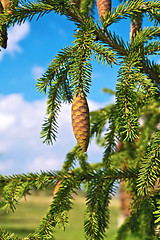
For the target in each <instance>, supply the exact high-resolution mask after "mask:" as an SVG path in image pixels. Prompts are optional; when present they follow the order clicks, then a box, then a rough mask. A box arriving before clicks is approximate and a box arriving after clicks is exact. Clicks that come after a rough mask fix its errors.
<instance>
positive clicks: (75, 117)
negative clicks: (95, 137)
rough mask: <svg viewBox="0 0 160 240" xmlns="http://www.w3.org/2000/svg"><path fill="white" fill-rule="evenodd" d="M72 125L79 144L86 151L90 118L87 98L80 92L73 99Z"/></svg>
mask: <svg viewBox="0 0 160 240" xmlns="http://www.w3.org/2000/svg"><path fill="white" fill-rule="evenodd" d="M72 127H73V132H74V135H75V138H76V139H77V142H78V144H79V146H80V147H81V149H82V151H83V152H86V151H87V148H88V144H89V137H90V119H89V109H88V104H87V100H86V98H85V96H84V94H83V93H82V92H79V93H78V94H77V95H76V96H75V97H74V99H73V103H72Z"/></svg>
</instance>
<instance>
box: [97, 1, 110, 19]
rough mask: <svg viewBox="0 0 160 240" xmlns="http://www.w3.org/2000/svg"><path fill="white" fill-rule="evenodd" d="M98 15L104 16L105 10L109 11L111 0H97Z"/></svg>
mask: <svg viewBox="0 0 160 240" xmlns="http://www.w3.org/2000/svg"><path fill="white" fill-rule="evenodd" d="M97 8H98V14H99V17H101V16H102V17H104V15H105V14H106V12H107V11H111V0H97Z"/></svg>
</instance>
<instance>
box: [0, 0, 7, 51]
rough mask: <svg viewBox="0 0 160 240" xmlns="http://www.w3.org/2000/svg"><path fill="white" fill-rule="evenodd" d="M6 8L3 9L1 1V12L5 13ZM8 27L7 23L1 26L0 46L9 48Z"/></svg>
mask: <svg viewBox="0 0 160 240" xmlns="http://www.w3.org/2000/svg"><path fill="white" fill-rule="evenodd" d="M3 12H4V9H3V5H2V3H1V1H0V13H3ZM7 39H8V37H7V28H6V24H4V25H2V26H0V46H1V47H2V48H7Z"/></svg>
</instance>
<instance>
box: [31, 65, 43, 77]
mask: <svg viewBox="0 0 160 240" xmlns="http://www.w3.org/2000/svg"><path fill="white" fill-rule="evenodd" d="M43 73H44V68H43V67H41V66H34V67H33V68H32V75H33V78H34V79H35V80H37V79H38V78H40V77H41V76H42V74H43Z"/></svg>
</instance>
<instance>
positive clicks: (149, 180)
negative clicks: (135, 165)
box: [137, 131, 160, 196]
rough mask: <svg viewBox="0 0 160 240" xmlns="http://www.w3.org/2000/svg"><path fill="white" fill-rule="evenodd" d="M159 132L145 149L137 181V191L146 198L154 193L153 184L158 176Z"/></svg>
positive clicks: (159, 158) (159, 164) (159, 159)
mask: <svg viewBox="0 0 160 240" xmlns="http://www.w3.org/2000/svg"><path fill="white" fill-rule="evenodd" d="M159 168H160V131H157V132H156V133H155V134H154V135H153V137H152V140H151V142H150V144H149V145H148V147H147V151H146V153H145V156H144V158H143V159H142V163H141V166H140V171H139V176H138V179H137V191H138V194H139V195H140V196H146V195H148V194H150V192H151V191H154V184H155V182H156V180H157V178H158V176H159V174H160V171H159Z"/></svg>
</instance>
